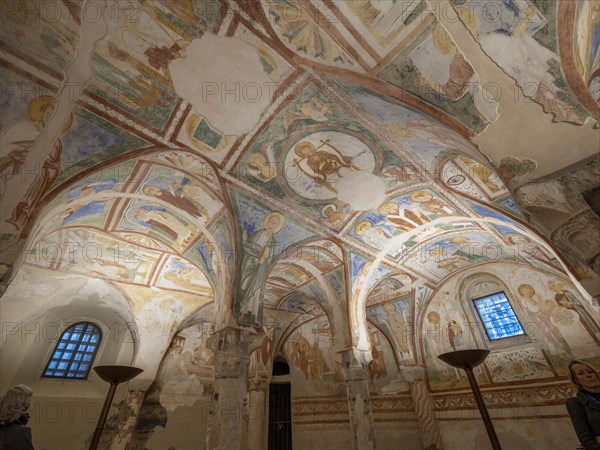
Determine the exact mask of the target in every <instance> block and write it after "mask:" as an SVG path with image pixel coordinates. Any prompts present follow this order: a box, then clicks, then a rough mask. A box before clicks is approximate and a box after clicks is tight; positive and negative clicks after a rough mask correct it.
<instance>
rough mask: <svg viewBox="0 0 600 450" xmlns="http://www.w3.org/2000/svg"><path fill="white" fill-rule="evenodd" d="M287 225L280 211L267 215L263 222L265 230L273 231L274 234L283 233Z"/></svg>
mask: <svg viewBox="0 0 600 450" xmlns="http://www.w3.org/2000/svg"><path fill="white" fill-rule="evenodd" d="M284 225H285V217H284V216H283V214H281V213H280V212H279V211H273V212H271V213H269V214H267V215H266V216H265V218H264V220H263V227H264V229H265V230H269V231H271V232H272V233H273V234H275V233H278V232H279V231H281V229H282V228H283V226H284Z"/></svg>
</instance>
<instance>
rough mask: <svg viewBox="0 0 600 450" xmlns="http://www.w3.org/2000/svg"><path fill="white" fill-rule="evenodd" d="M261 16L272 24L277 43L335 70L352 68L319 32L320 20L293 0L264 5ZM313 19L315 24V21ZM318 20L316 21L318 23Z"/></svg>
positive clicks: (330, 41) (337, 48) (268, 2)
mask: <svg viewBox="0 0 600 450" xmlns="http://www.w3.org/2000/svg"><path fill="white" fill-rule="evenodd" d="M261 6H262V7H263V9H264V12H265V15H267V16H268V17H269V19H271V20H272V22H271V24H272V25H273V28H274V29H275V31H276V32H277V34H278V35H279V36H280V39H281V42H283V43H285V44H286V45H287V46H288V47H289V48H291V49H293V50H296V51H297V52H298V53H300V54H302V55H303V56H306V57H307V58H309V59H312V60H316V61H319V62H322V63H325V64H331V65H335V66H343V67H347V66H350V67H352V66H355V64H356V63H355V62H354V61H353V59H352V58H351V57H350V56H349V55H348V53H347V52H346V51H345V50H344V49H343V48H341V47H340V46H339V45H338V44H337V43H336V42H335V41H334V40H333V39H332V38H331V36H329V35H328V34H327V33H326V32H325V31H324V30H323V29H322V28H321V26H320V25H321V22H322V21H323V19H320V17H316V18H315V16H314V14H312V13H311V12H309V11H306V10H305V9H303V7H302V3H301V2H298V1H296V0H284V1H277V2H275V1H272V0H269V1H265V2H262V3H261ZM315 19H317V20H315ZM319 19H320V20H319Z"/></svg>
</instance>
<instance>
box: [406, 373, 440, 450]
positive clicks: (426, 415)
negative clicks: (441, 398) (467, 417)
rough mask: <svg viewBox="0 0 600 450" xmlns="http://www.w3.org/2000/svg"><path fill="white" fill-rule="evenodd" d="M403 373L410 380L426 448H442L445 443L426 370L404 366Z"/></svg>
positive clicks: (437, 449)
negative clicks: (436, 415) (428, 384)
mask: <svg viewBox="0 0 600 450" xmlns="http://www.w3.org/2000/svg"><path fill="white" fill-rule="evenodd" d="M402 375H403V376H404V379H405V380H406V381H407V382H408V386H409V390H410V395H411V397H412V399H413V403H414V404H415V412H416V415H417V422H418V424H419V435H420V436H421V443H422V444H423V448H424V449H425V450H442V449H443V448H444V444H443V442H442V436H441V434H440V430H439V428H438V425H437V420H436V418H435V412H434V411H433V400H432V399H431V396H430V395H429V390H428V389H427V383H425V377H424V371H423V368H421V367H410V368H409V367H403V368H402Z"/></svg>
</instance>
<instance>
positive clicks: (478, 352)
mask: <svg viewBox="0 0 600 450" xmlns="http://www.w3.org/2000/svg"><path fill="white" fill-rule="evenodd" d="M489 353H490V351H489V350H482V349H473V350H457V351H454V352H448V353H443V354H441V355H439V356H438V358H439V359H441V360H442V361H444V362H445V363H446V364H448V365H450V366H452V367H456V368H458V369H464V370H465V372H466V373H467V378H468V379H469V384H470V385H471V389H472V390H473V395H474V396H475V402H476V403H477V407H478V408H479V412H480V413H481V418H482V419H483V423H484V425H485V430H486V431H487V434H488V437H489V438H490V442H491V443H492V448H493V449H494V450H502V447H501V446H500V441H499V440H498V436H496V430H494V425H493V424H492V419H491V418H490V415H489V414H488V411H487V408H486V407H485V402H484V401H483V397H482V396H481V392H480V391H479V386H477V380H476V379H475V375H473V368H474V367H477V366H478V365H479V364H481V363H482V362H483V361H484V360H485V358H486V357H487V355H488V354H489Z"/></svg>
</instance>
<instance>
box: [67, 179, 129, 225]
mask: <svg viewBox="0 0 600 450" xmlns="http://www.w3.org/2000/svg"><path fill="white" fill-rule="evenodd" d="M120 187H121V183H119V184H117V179H116V178H104V179H101V180H98V181H94V182H91V183H89V182H86V183H84V184H80V185H78V186H75V187H73V188H71V189H69V193H68V196H67V199H68V201H69V202H72V201H77V202H79V201H83V200H84V199H85V198H86V197H89V196H94V200H92V201H89V202H86V203H83V204H82V203H78V204H76V205H73V206H71V207H70V208H68V209H67V211H66V212H65V214H64V218H63V221H62V223H63V225H67V224H69V225H75V224H77V225H86V224H89V225H96V224H102V223H104V221H105V220H106V217H107V215H108V212H109V211H110V208H111V205H112V204H113V203H114V200H115V196H114V194H116V193H117V192H118V191H119V189H120Z"/></svg>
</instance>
